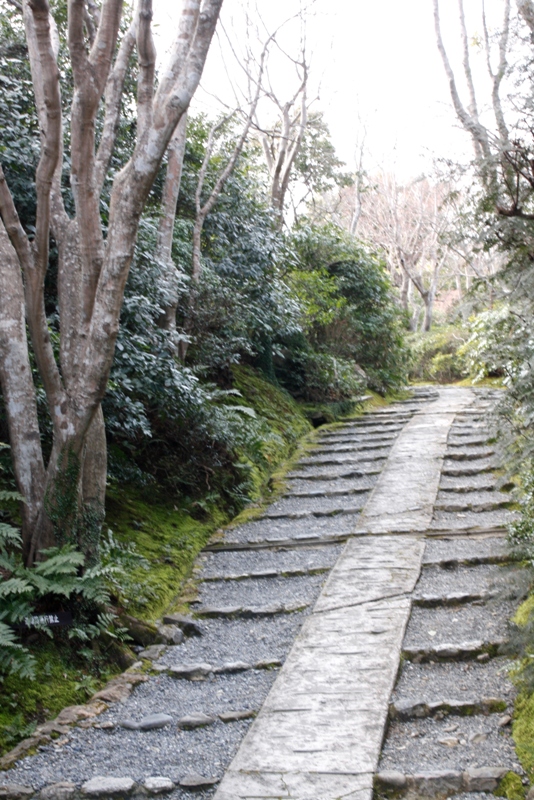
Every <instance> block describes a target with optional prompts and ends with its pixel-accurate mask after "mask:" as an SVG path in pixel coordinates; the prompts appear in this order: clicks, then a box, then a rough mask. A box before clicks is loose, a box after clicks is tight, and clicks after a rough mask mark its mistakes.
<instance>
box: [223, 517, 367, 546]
mask: <svg viewBox="0 0 534 800" xmlns="http://www.w3.org/2000/svg"><path fill="white" fill-rule="evenodd" d="M353 530H354V515H353V514H337V515H335V516H324V517H309V516H308V517H302V518H300V519H288V518H287V517H281V518H278V519H268V518H265V517H263V518H261V519H257V520H254V521H252V522H247V523H245V524H244V525H240V526H239V527H236V528H230V529H229V530H227V531H226V533H225V538H224V542H220V543H215V544H213V545H210V546H209V549H210V550H221V549H224V548H229V547H236V546H237V547H239V546H241V547H247V546H254V545H261V546H265V547H271V546H273V545H277V546H279V547H281V546H285V545H289V546H295V545H298V544H314V543H317V542H318V541H321V540H322V541H328V542H332V541H334V540H336V539H338V540H339V539H340V538H343V537H346V536H348V535H349V534H350V533H352V531H353Z"/></svg>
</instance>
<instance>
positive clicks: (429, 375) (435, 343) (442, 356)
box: [409, 325, 469, 383]
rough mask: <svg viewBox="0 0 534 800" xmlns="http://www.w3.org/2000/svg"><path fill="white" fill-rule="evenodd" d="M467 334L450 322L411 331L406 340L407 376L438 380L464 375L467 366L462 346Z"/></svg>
mask: <svg viewBox="0 0 534 800" xmlns="http://www.w3.org/2000/svg"><path fill="white" fill-rule="evenodd" d="M468 336H469V334H468V332H467V331H465V330H463V329H462V328H458V327H455V326H452V325H449V326H446V327H442V328H437V327H435V328H433V329H432V330H431V331H429V332H428V333H415V334H412V335H411V336H410V339H409V341H410V345H411V349H412V363H411V366H410V378H411V379H412V380H414V381H437V382H438V383H453V382H454V381H459V380H462V378H465V377H466V375H467V374H468V368H467V366H466V362H465V357H464V354H463V348H464V346H465V344H466V341H467V339H468Z"/></svg>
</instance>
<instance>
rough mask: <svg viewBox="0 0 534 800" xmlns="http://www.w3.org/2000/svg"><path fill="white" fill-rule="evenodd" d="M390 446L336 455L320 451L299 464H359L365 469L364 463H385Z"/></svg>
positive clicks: (303, 459)
mask: <svg viewBox="0 0 534 800" xmlns="http://www.w3.org/2000/svg"><path fill="white" fill-rule="evenodd" d="M389 450H390V448H389V447H388V448H383V447H382V448H380V449H379V450H374V451H371V452H366V453H365V454H358V453H357V452H354V451H353V452H350V453H339V454H338V455H335V454H334V453H331V454H328V453H325V454H324V455H323V454H322V453H318V454H317V455H311V456H308V457H307V458H302V459H301V460H300V461H299V462H298V466H299V467H300V466H311V465H314V464H324V465H330V464H332V465H336V464H341V465H343V464H359V465H361V468H362V470H364V469H365V466H364V465H366V466H367V465H370V464H372V463H373V462H377V461H379V462H380V464H381V465H383V464H384V463H385V461H386V458H387V457H388V455H389Z"/></svg>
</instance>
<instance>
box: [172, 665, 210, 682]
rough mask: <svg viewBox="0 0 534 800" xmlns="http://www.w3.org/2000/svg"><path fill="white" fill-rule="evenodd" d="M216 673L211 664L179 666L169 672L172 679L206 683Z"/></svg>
mask: <svg viewBox="0 0 534 800" xmlns="http://www.w3.org/2000/svg"><path fill="white" fill-rule="evenodd" d="M213 672H214V667H212V665H211V664H206V663H204V662H202V663H200V664H179V665H175V666H173V667H170V668H169V670H168V673H169V675H170V676H171V677H172V678H182V679H183V680H186V681H205V680H207V679H208V678H209V676H210V675H211V674H212V673H213Z"/></svg>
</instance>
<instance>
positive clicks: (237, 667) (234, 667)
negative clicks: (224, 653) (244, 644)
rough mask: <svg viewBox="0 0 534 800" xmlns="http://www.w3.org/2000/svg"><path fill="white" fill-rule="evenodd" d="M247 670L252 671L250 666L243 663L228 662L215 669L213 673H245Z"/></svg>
mask: <svg viewBox="0 0 534 800" xmlns="http://www.w3.org/2000/svg"><path fill="white" fill-rule="evenodd" d="M249 669H252V664H247V663H246V662H245V661H228V662H227V663H226V664H223V665H222V666H221V667H215V668H214V670H213V672H214V673H217V674H220V673H223V672H230V673H232V672H246V671H247V670H249Z"/></svg>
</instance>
